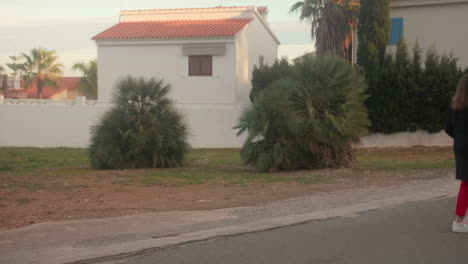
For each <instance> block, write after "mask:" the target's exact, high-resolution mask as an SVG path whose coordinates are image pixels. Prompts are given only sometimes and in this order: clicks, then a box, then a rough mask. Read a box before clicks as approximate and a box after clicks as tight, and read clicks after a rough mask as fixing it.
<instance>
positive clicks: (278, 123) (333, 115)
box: [235, 56, 369, 171]
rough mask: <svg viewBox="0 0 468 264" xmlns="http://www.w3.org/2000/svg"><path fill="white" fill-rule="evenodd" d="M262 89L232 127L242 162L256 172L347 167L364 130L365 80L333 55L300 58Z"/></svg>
mask: <svg viewBox="0 0 468 264" xmlns="http://www.w3.org/2000/svg"><path fill="white" fill-rule="evenodd" d="M292 67H293V74H292V76H288V77H286V78H282V79H279V80H277V81H275V82H273V83H272V84H270V85H269V87H268V89H263V90H262V91H260V93H259V94H258V95H257V97H256V99H255V101H254V102H253V103H252V105H251V106H250V107H249V108H247V109H246V110H245V111H244V112H243V113H242V115H241V117H240V120H239V124H238V125H237V126H236V127H235V129H238V134H239V135H241V134H244V133H245V134H247V138H246V140H245V143H244V145H243V147H242V150H241V158H242V160H243V161H244V163H245V164H247V165H251V166H255V167H256V169H257V170H259V171H277V170H296V169H303V168H322V167H337V166H347V165H351V164H352V163H353V162H354V155H355V153H354V150H353V147H354V145H355V144H357V143H358V142H359V140H360V138H361V137H362V136H364V135H365V134H366V133H367V128H368V127H369V119H368V114H367V108H366V105H365V104H364V100H365V98H366V97H365V95H364V93H365V81H364V79H363V78H362V77H361V76H360V75H359V73H358V72H357V71H355V69H354V68H353V66H351V65H350V64H349V63H347V62H345V61H344V60H343V59H341V58H339V57H336V56H333V57H330V56H318V57H308V58H304V59H302V60H300V61H298V62H297V63H295V64H294V66H292Z"/></svg>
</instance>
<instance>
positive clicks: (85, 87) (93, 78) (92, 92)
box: [72, 59, 97, 99]
mask: <svg viewBox="0 0 468 264" xmlns="http://www.w3.org/2000/svg"><path fill="white" fill-rule="evenodd" d="M72 69H73V70H78V71H80V72H81V73H82V74H83V77H81V79H80V82H79V84H78V85H79V87H80V89H81V91H82V92H83V94H84V95H85V96H86V97H88V98H91V99H97V61H96V59H94V60H91V61H89V62H88V63H84V62H79V63H75V64H74V65H73V68H72Z"/></svg>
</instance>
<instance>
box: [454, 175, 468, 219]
mask: <svg viewBox="0 0 468 264" xmlns="http://www.w3.org/2000/svg"><path fill="white" fill-rule="evenodd" d="M467 208H468V181H461V184H460V192H459V193H458V198H457V210H456V212H455V214H456V215H458V216H462V217H463V216H465V215H466V209H467Z"/></svg>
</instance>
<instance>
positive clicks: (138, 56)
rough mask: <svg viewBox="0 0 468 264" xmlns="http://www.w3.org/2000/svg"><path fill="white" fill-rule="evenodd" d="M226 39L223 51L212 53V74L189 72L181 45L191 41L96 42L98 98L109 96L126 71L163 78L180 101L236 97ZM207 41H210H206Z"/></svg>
mask: <svg viewBox="0 0 468 264" xmlns="http://www.w3.org/2000/svg"><path fill="white" fill-rule="evenodd" d="M228 41H229V40H223V41H211V43H225V45H226V54H225V55H224V56H213V76H189V75H188V56H184V55H183V54H182V45H183V44H186V43H194V42H193V41H190V42H188V41H179V42H172V41H152V42H151V41H133V42H131V41H123V42H119V41H110V42H107V43H102V44H98V71H99V75H98V87H99V89H98V99H99V100H104V101H108V100H110V99H111V94H112V90H113V87H114V85H115V83H116V81H117V80H119V79H120V78H122V77H125V76H127V75H129V74H130V75H133V76H143V77H145V78H150V77H157V78H163V79H164V80H165V81H166V82H167V83H170V84H171V85H172V91H171V97H172V98H173V99H175V100H177V101H179V102H228V103H233V102H234V101H235V89H236V87H237V79H236V74H235V68H234V65H235V63H236V49H235V46H234V42H233V40H230V42H228ZM208 43H209V42H208Z"/></svg>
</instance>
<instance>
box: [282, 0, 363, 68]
mask: <svg viewBox="0 0 468 264" xmlns="http://www.w3.org/2000/svg"><path fill="white" fill-rule="evenodd" d="M290 12H291V13H296V12H298V13H299V19H300V20H301V21H303V20H305V19H308V20H311V23H312V26H311V35H312V39H315V47H316V50H317V53H318V54H325V53H332V54H337V55H340V56H341V57H343V58H345V59H348V60H349V58H350V46H351V40H352V35H353V31H354V30H355V28H356V25H357V18H358V16H359V0H303V1H299V2H296V3H295V4H294V5H293V6H292V7H291V10H290Z"/></svg>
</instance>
